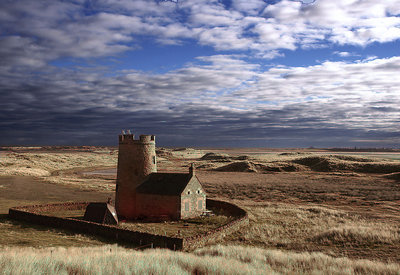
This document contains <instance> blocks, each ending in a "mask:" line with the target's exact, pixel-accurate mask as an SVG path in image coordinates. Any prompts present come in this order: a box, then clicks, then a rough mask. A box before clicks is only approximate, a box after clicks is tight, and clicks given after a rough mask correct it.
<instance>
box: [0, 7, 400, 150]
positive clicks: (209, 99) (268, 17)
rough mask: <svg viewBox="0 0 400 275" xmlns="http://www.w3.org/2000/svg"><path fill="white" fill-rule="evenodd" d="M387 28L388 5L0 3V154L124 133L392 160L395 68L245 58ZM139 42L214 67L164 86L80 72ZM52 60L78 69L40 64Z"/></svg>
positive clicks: (394, 23)
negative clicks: (330, 149)
mask: <svg viewBox="0 0 400 275" xmlns="http://www.w3.org/2000/svg"><path fill="white" fill-rule="evenodd" d="M399 15H400V2H399V1H396V0H387V1H381V2H377V1H372V0H362V1H361V0H339V1H328V0H318V1H315V2H314V3H312V2H310V1H308V2H307V3H306V2H305V1H304V2H300V1H288V0H282V1H275V2H274V3H273V4H271V3H268V2H267V1H261V0H252V1H237V0H234V1H229V2H228V1H226V2H225V1H224V2H221V1H215V0H208V1H205V0H196V1H192V0H187V1H183V0H182V1H158V2H157V1H141V0H135V1H131V0H129V1H128V0H120V1H114V0H98V1H79V0H75V1H54V0H52V1H49V0H48V1H23V0H17V1H6V5H4V6H3V8H2V9H1V11H0V28H1V30H2V35H1V36H0V91H1V93H0V129H1V133H2V135H1V137H0V143H2V144H9V143H13V142H14V143H16V144H35V143H36V144H39V143H42V144H49V143H52V144H81V143H85V144H114V143H115V142H114V140H111V139H113V138H114V137H115V135H116V134H117V133H118V131H119V130H120V129H122V128H134V130H136V131H138V132H142V133H154V134H157V135H159V136H160V138H161V143H162V144H165V145H202V146H206V145H220V146H222V145H226V146H239V145H241V144H242V143H243V145H242V146H246V145H250V146H286V147H295V146H341V145H343V146H348V145H352V144H362V145H365V146H368V145H371V146H380V145H381V144H382V146H396V145H398V144H399V143H400V135H399V134H400V132H399V130H398V124H399V122H400V121H399V120H400V108H399V106H400V94H399V91H398V87H399V86H400V85H399V84H400V83H399V82H400V80H399V78H398V77H397V74H398V72H399V69H400V57H398V56H393V57H390V58H373V57H371V58H362V57H360V59H359V60H355V61H354V60H353V61H351V62H350V61H349V62H347V61H338V60H336V61H324V62H321V63H320V64H317V65H310V66H304V67H298V66H288V65H286V66H283V65H279V64H274V63H270V64H268V66H265V63H263V64H260V62H256V61H254V60H252V59H251V58H254V57H257V58H260V59H264V62H267V60H269V59H273V58H275V57H278V56H281V57H283V56H284V53H283V51H284V50H296V49H310V50H311V49H318V48H329V47H333V46H340V45H351V46H360V47H366V46H368V45H371V44H374V43H375V44H376V43H387V42H393V41H398V39H399V38H400V17H399ZM143 38H146V39H150V40H151V41H152V43H154V44H158V45H177V46H179V45H182V46H184V45H185V44H187V43H189V41H190V43H195V44H197V45H203V46H207V47H211V48H213V50H214V54H213V55H209V56H198V57H197V58H196V59H194V60H192V61H191V62H188V63H186V65H184V66H182V67H181V68H177V69H170V70H167V72H165V73H151V72H145V71H139V70H126V69H118V70H111V69H110V68H108V67H107V66H105V67H104V66H103V67H102V66H100V65H98V64H96V63H95V62H94V63H95V64H96V65H95V66H91V65H90V62H91V61H95V60H97V59H101V58H107V57H113V58H116V59H118V58H119V57H120V55H121V54H122V53H124V52H129V51H135V50H139V49H141V48H142V47H143ZM334 55H337V56H339V57H342V58H345V57H349V56H357V54H353V53H350V52H346V51H334ZM64 58H69V59H71V58H72V59H76V60H80V61H81V62H83V63H85V65H83V66H77V65H75V64H74V65H71V66H68V65H65V64H63V66H54V64H53V63H52V62H55V61H57V60H62V59H64ZM52 64H53V65H52Z"/></svg>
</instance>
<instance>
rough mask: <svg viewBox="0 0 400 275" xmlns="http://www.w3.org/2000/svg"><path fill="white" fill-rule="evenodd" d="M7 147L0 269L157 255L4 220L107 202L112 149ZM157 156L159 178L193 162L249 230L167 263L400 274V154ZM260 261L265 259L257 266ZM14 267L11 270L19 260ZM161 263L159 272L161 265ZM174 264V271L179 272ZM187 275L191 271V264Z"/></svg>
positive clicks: (166, 151) (1, 182)
mask: <svg viewBox="0 0 400 275" xmlns="http://www.w3.org/2000/svg"><path fill="white" fill-rule="evenodd" d="M3 149H4V150H3V151H2V152H1V154H0V158H1V162H0V175H2V177H1V178H0V198H1V200H0V236H1V238H0V246H1V247H2V248H3V251H7V252H2V253H0V268H1V267H2V264H1V262H2V261H5V260H4V259H7V261H10V257H11V256H6V255H16V256H15V257H17V255H21V253H22V254H23V253H25V254H26V255H30V254H29V253H33V252H32V249H41V250H40V251H41V252H40V253H39V252H38V251H36V250H35V251H36V252H35V253H37V254H38V255H42V254H43V255H44V256H43V257H46V255H48V253H53V252H51V251H56V250H57V251H60V253H61V254H62V253H68V252H65V251H68V249H72V250H74V249H75V250H76V248H74V247H86V246H88V247H89V248H85V249H89V250H90V249H91V251H92V253H93V255H100V256H101V255H102V256H101V257H106V256H104V255H105V254H107V253H108V252H107V251H108V249H111V251H116V252H115V253H121V255H122V254H124V253H125V254H129V253H131V255H130V256H129V257H139V258H141V257H142V258H143V259H144V258H146V257H147V258H149V259H150V258H152V257H155V258H157V257H158V256H157V253H160V251H159V250H154V252H151V251H145V252H140V251H135V250H134V251H132V250H129V249H126V248H122V247H119V246H115V245H113V244H111V243H109V242H108V241H107V240H104V239H101V238H97V237H94V236H87V235H81V234H75V233H73V232H69V231H63V230H56V229H51V228H46V227H42V226H36V225H31V224H28V223H20V222H16V221H12V220H9V219H8V218H7V212H8V208H10V207H12V206H19V205H26V204H39V203H49V202H61V201H62V202H64V201H105V200H107V198H108V197H113V195H114V190H115V178H116V169H115V167H116V164H117V154H118V152H117V150H116V148H110V147H33V148H26V147H21V148H16V147H13V148H3ZM157 157H158V162H157V165H158V170H159V171H163V172H168V171H170V172H187V169H188V167H189V165H190V164H191V163H194V164H195V166H196V170H197V171H196V172H197V176H198V177H199V179H200V181H201V182H202V184H203V186H204V188H205V190H206V192H207V195H208V196H209V197H211V198H218V199H222V200H226V201H231V202H234V203H236V204H237V205H239V206H241V207H243V208H244V209H246V210H247V211H248V213H249V217H250V224H249V226H248V227H246V228H242V229H241V230H240V231H238V232H236V233H234V234H231V235H229V236H226V237H225V239H224V240H223V241H222V242H220V243H219V244H214V246H208V247H206V248H202V249H198V250H196V251H193V252H191V253H183V254H179V253H178V252H168V253H171V255H170V254H168V255H170V257H172V258H173V257H177V258H179V257H183V258H185V257H186V258H185V259H186V260H187V261H188V262H190V261H192V260H193V261H196V263H197V264H194V263H192V265H193V266H196V265H197V268H198V272H199V273H202V272H203V273H209V272H210V270H211V269H209V268H211V267H209V266H208V265H207V266H208V267H205V265H206V264H205V263H204V261H206V260H205V258H204V257H213V259H214V260H215V268H216V269H215V270H219V271H220V272H219V273H229V271H230V269H229V268H225V269H224V268H222V267H221V266H220V265H221V263H219V262H218V261H220V260H221V259H220V258H221V257H222V258H224V259H225V260H226V259H227V258H229V259H230V260H232V261H238V263H236V262H235V263H234V264H232V266H234V265H235V264H241V265H243V266H246V268H248V271H249V273H250V271H254V270H255V271H260V270H261V271H265V272H266V273H272V272H277V273H290V272H300V273H301V272H325V273H331V274H340V273H343V272H345V271H346V270H347V271H351V272H348V273H350V274H354V273H376V274H379V273H380V274H399V270H400V266H399V263H400V254H399V253H398V251H400V161H399V160H400V152H382V153H380V152H337V151H328V150H316V149H309V150H307V149H285V150H281V149H280V150H278V149H262V148H256V149H218V148H211V149H201V150H200V149H190V148H175V149H173V148H158V149H157ZM143 230H147V229H146V228H144V229H143ZM148 230H152V229H150V228H149V229H148ZM110 245H111V246H110ZM221 245H222V246H221ZM92 246H97V248H91V247H92ZM32 247H33V248H32ZM46 247H48V248H46ZM60 247H64V248H60ZM65 247H71V248H65ZM106 247H107V248H106ZM56 248H57V249H56ZM55 249H56V250H55ZM65 249H67V250H65ZM82 249H83V248H82ZM75 250H74V251H75ZM29 251H30V252H29ZM104 251H105V252H104ZM4 253H5V254H4ZM46 253H47V254H46ZM102 253H103V254H102ZM104 253H105V254H104ZM141 253H145V254H146V255H147V256H146V257H144V256H143V255H144V254H141ZM151 253H153V254H151ZM162 253H167V252H162ZM162 253H161V254H162ZM174 253H177V254H174ZM313 253H314V254H313ZM315 253H316V254H315ZM125 254H124V255H125ZM107 255H108V254H107ZM246 255H247V256H246ZM259 255H264V256H263V257H264V258H263V259H258V257H259ZM267 255H269V256H267ZM109 256H110V255H109ZM7 257H8V258H7ZM60 257H61V256H60ZM246 257H250V258H251V259H250V260H249V259H247V258H246ZM296 257H297V258H296ZM61 258H62V257H61ZM142 258H141V259H142ZM192 258H193V259H192ZM12 259H14V258H12ZM157 259H158V258H157ZM246 259H247V260H246ZM278 259H279V260H278ZM300 259H302V260H300ZM322 259H323V260H322ZM13 261H16V262H15V266H17V265H18V263H17V261H18V260H17V259H16V258H15V259H14V260H13ZM76 261H78V260H76ZM158 261H159V267H160V268H161V269H160V270H162V266H163V263H162V260H160V259H159V260H158ZM221 261H222V260H221ZM273 261H275V262H273ZM279 261H280V263H279V264H278V263H277V262H279ZM282 261H283V262H282ZM299 261H302V262H303V263H302V264H300V263H299ZM93 262H95V260H94V259H93ZM177 262H178V263H179V264H178V263H176V265H177V268H182V265H185V264H182V263H181V262H180V261H178V260H177ZM313 263H314V264H313ZM316 263H318V264H316ZM362 263H363V264H362ZM70 264H71V266H72V267H71V268H72V269H71V270H74V266H76V265H80V264H79V263H77V262H73V261H72V262H71V263H70ZM208 264H209V263H208ZM64 265H65V263H64ZM137 267H138V266H136V267H132V269H129V270H131V271H132V270H136V269H135V268H137ZM267 267H268V268H267ZM9 268H11V267H9ZM45 268H50V269H51V268H53V267H45V266H43V269H45ZM54 268H56V267H54ZM87 268H88V269H83V271H82V274H86V273H88V274H90V273H94V272H95V270H94V269H92V268H94V267H87ZM115 268H116V269H115V270H117V267H115ZM346 268H347V269H346ZM253 269H254V270H253ZM10 270H14V269H12V268H11V269H10ZM137 270H139V271H135V272H140V270H141V269H137ZM160 270H158V271H160ZM185 270H186V271H187V272H188V273H193V272H195V269H192V267H190V268H189V267H188V268H187V269H185ZM243 270H245V271H246V269H243ZM14 271H15V270H14ZM141 271H143V270H141ZM267 271H268V272H267ZM104 272H105V273H106V271H104ZM132 272H133V271H132ZM160 272H162V271H160ZM50 273H51V272H50ZM67 273H68V272H67ZM122 273H123V272H122ZM128 273H129V272H128ZM150 273H151V272H150ZM216 273H218V272H216ZM244 273H247V272H244ZM262 273H263V272H262Z"/></svg>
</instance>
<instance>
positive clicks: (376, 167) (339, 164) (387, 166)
mask: <svg viewBox="0 0 400 275" xmlns="http://www.w3.org/2000/svg"><path fill="white" fill-rule="evenodd" d="M292 162H293V163H297V164H301V165H304V166H308V167H309V168H311V169H312V170H314V171H319V172H335V171H353V172H362V173H378V174H386V173H394V172H400V163H399V162H391V161H378V160H374V159H367V158H359V157H352V156H337V155H328V156H309V157H303V158H297V159H294V160H292Z"/></svg>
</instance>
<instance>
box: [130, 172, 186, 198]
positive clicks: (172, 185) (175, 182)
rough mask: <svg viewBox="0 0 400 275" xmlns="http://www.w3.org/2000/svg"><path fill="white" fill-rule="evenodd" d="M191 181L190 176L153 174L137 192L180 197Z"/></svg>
mask: <svg viewBox="0 0 400 275" xmlns="http://www.w3.org/2000/svg"><path fill="white" fill-rule="evenodd" d="M190 179H191V175H190V174H182V173H152V174H150V175H149V176H148V177H147V178H146V179H145V180H144V182H143V183H142V184H141V185H139V186H138V187H137V188H136V192H137V193H145V194H157V195H170V196H171V195H172V196H179V195H180V194H181V193H182V191H183V190H184V189H185V187H186V185H187V184H188V183H189V181H190Z"/></svg>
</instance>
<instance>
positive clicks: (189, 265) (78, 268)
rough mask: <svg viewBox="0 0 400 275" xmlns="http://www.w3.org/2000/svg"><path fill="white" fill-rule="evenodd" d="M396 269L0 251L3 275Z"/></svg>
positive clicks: (237, 252) (234, 250)
mask: <svg viewBox="0 0 400 275" xmlns="http://www.w3.org/2000/svg"><path fill="white" fill-rule="evenodd" d="M398 270H400V265H398V264H387V263H382V262H373V261H368V260H351V259H348V258H333V257H330V256H327V255H325V254H322V253H293V252H283V251H280V250H267V249H258V248H252V247H240V246H213V247H206V248H203V249H199V250H197V251H195V252H194V253H183V252H173V251H169V250H162V249H155V250H146V251H134V250H128V249H124V248H121V247H118V246H102V247H96V248H95V247H86V248H69V249H65V248H46V249H32V248H25V249H17V248H5V249H3V250H2V251H1V252H0V273H2V274H277V273H278V274H281V273H285V274H287V273H290V274H293V273H297V274H298V273H300V274H302V273H303V274H304V273H305V274H311V273H313V274H316V273H318V274H398Z"/></svg>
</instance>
